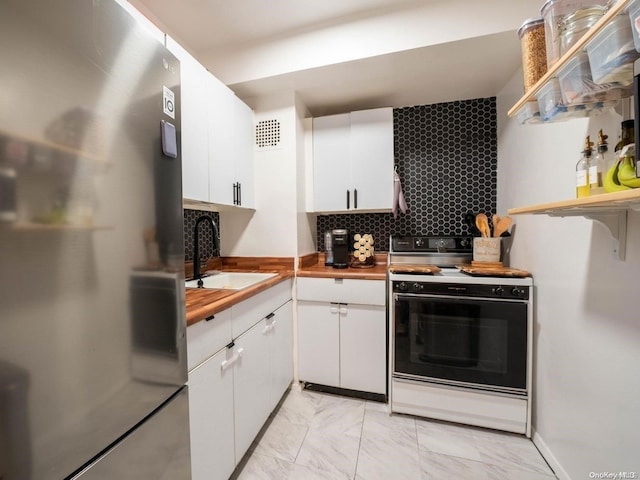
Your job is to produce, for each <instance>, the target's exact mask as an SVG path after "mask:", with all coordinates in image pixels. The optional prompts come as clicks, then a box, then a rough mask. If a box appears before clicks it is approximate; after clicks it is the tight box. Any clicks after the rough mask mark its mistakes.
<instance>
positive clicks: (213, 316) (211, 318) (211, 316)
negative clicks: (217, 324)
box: [205, 315, 216, 322]
mask: <svg viewBox="0 0 640 480" xmlns="http://www.w3.org/2000/svg"><path fill="white" fill-rule="evenodd" d="M214 318H216V316H215V315H209V316H208V317H207V318H205V320H206V321H207V322H210V321H211V320H213V319H214Z"/></svg>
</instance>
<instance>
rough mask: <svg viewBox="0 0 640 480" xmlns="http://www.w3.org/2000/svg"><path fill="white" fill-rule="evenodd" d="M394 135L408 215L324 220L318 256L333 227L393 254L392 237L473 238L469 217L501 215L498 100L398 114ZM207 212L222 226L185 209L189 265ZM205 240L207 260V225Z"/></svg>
mask: <svg viewBox="0 0 640 480" xmlns="http://www.w3.org/2000/svg"><path fill="white" fill-rule="evenodd" d="M393 137H394V157H395V158H394V162H395V165H396V166H397V168H398V174H399V175H400V179H401V181H402V188H403V192H404V196H405V199H406V201H407V206H408V211H407V214H406V215H403V214H399V216H398V218H397V219H394V218H393V214H392V213H348V214H339V215H319V216H318V218H317V229H318V235H317V245H318V250H320V251H322V250H324V232H326V231H327V230H332V229H334V228H347V229H348V230H349V231H350V232H352V233H354V234H355V233H361V234H364V233H369V234H371V235H372V236H373V238H374V240H375V247H376V250H377V251H388V250H389V237H390V236H391V235H468V234H469V230H468V229H467V227H466V226H465V224H464V219H463V217H464V214H465V213H467V212H474V213H477V212H486V213H494V212H495V211H496V183H497V162H498V140H497V117H496V99H495V97H491V98H478V99H473V100H461V101H456V102H447V103H437V104H434V105H419V106H413V107H405V108H396V109H394V110H393ZM202 214H209V215H211V216H212V218H213V220H214V221H215V222H216V224H217V225H218V227H219V226H220V216H219V214H218V213H217V212H201V211H198V210H187V209H185V211H184V238H185V261H191V260H193V230H194V227H195V222H196V219H197V218H198V217H199V216H200V215H202ZM200 235H201V236H200V243H201V245H202V246H203V252H202V256H203V258H208V257H209V256H211V255H212V253H213V252H211V251H210V250H211V248H210V245H211V242H212V239H213V233H212V231H211V228H210V227H209V226H208V225H207V224H203V225H201V232H200Z"/></svg>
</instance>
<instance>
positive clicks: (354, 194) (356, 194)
mask: <svg viewBox="0 0 640 480" xmlns="http://www.w3.org/2000/svg"><path fill="white" fill-rule="evenodd" d="M353 208H358V190H357V189H355V188H354V189H353Z"/></svg>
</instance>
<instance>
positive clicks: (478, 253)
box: [473, 237, 502, 263]
mask: <svg viewBox="0 0 640 480" xmlns="http://www.w3.org/2000/svg"><path fill="white" fill-rule="evenodd" d="M501 240H502V239H501V238H500V237H475V238H474V239H473V261H474V262H488V263H497V262H500V243H501Z"/></svg>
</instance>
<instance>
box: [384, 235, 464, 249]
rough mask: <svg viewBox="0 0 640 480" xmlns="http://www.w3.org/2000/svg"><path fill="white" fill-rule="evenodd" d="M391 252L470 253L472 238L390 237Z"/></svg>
mask: <svg viewBox="0 0 640 480" xmlns="http://www.w3.org/2000/svg"><path fill="white" fill-rule="evenodd" d="M391 249H392V251H393V252H405V253H406V252H440V253H445V252H472V251H473V237H424V236H423V237H413V236H410V237H391Z"/></svg>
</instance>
